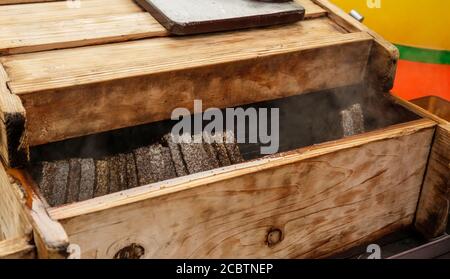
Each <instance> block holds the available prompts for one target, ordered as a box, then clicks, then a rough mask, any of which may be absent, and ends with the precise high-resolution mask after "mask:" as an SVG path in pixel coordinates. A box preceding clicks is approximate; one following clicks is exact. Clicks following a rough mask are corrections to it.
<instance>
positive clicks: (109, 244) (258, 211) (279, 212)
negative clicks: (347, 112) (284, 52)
mask: <svg viewBox="0 0 450 279" xmlns="http://www.w3.org/2000/svg"><path fill="white" fill-rule="evenodd" d="M433 132H434V129H433V128H428V129H425V130H421V131H419V132H416V133H414V134H410V135H405V136H399V137H395V138H391V139H385V140H381V141H377V142H372V143H368V144H365V145H362V146H359V147H355V148H351V149H344V150H340V151H338V152H335V153H330V154H326V155H322V156H319V157H315V158H310V159H307V160H304V161H299V162H295V163H292V164H288V165H282V166H280V167H277V168H270V169H263V170H261V171H259V172H257V173H251V174H247V175H242V176H238V177H234V178H231V179H229V180H221V181H216V182H214V183H210V184H206V185H203V186H197V187H194V188H188V189H186V190H183V191H179V192H174V193H171V194H167V195H162V196H157V197H154V198H151V199H147V200H141V201H138V202H135V203H133V204H128V205H124V206H119V207H114V208H109V209H106V210H103V211H99V212H94V213H91V214H87V215H81V216H75V217H72V218H69V219H65V220H61V222H62V224H63V226H64V227H65V229H66V231H67V233H68V235H69V238H70V242H71V243H74V244H78V245H80V247H81V252H82V257H84V258H113V257H115V256H118V255H119V256H120V255H124V254H125V253H123V251H126V250H127V249H131V248H133V247H134V248H135V247H142V249H143V250H142V249H141V248H139V249H140V250H139V251H144V252H143V257H145V258H159V257H161V258H200V257H207V258H233V257H240V258H252V257H258V258H314V257H324V256H327V255H330V254H334V253H337V252H339V251H341V250H344V249H348V248H349V247H351V246H353V245H357V244H359V243H362V242H365V241H367V240H369V239H371V238H376V237H380V236H381V235H383V234H386V233H389V232H391V231H393V230H395V229H397V228H399V227H401V226H405V225H409V224H411V223H412V221H413V218H414V214H415V211H416V205H417V202H418V198H419V192H420V188H421V184H422V180H423V175H424V171H425V167H426V162H427V158H428V154H429V149H430V148H429V147H430V143H431V138H432V135H433Z"/></svg>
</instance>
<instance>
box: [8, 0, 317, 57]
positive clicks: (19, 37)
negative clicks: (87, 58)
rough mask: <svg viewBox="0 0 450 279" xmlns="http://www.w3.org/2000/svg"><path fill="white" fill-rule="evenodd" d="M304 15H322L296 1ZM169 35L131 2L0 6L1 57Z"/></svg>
mask: <svg viewBox="0 0 450 279" xmlns="http://www.w3.org/2000/svg"><path fill="white" fill-rule="evenodd" d="M298 2H300V3H302V4H304V5H305V7H306V9H307V15H306V17H309V18H314V17H319V16H323V15H325V11H324V10H323V9H321V8H320V7H319V6H317V5H315V4H313V3H312V2H311V1H309V0H299V1H298ZM159 36H168V32H167V31H166V29H165V28H164V27H163V26H161V25H160V24H159V23H158V22H157V21H156V20H155V19H154V18H153V17H152V16H151V15H150V14H149V13H147V12H145V11H144V10H142V9H141V8H140V7H139V6H138V5H136V4H135V3H134V2H133V0H109V1H108V2H107V4H105V2H104V0H83V1H82V2H81V6H80V8H70V7H68V6H67V4H66V3H65V1H60V2H51V3H39V4H36V3H34V4H27V5H24V4H21V5H8V6H0V54H15V53H28V52H35V51H42V50H50V49H58V48H70V47H76V46H86V45H94V44H106V43H111V42H123V41H128V40H135V39H141V38H151V37H159Z"/></svg>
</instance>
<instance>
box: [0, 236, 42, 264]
mask: <svg viewBox="0 0 450 279" xmlns="http://www.w3.org/2000/svg"><path fill="white" fill-rule="evenodd" d="M34 258H36V248H35V247H34V246H33V245H31V244H30V243H29V239H28V238H15V239H9V240H6V241H0V260H6V259H34Z"/></svg>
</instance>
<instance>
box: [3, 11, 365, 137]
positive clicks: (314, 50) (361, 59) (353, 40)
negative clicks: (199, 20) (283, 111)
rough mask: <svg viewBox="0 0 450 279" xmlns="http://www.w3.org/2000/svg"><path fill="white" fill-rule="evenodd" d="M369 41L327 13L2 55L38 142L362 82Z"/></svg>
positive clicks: (13, 88) (30, 135)
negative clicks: (272, 23)
mask: <svg viewBox="0 0 450 279" xmlns="http://www.w3.org/2000/svg"><path fill="white" fill-rule="evenodd" d="M311 30H314V32H313V31H311ZM250 42H251V43H250ZM249 45H251V47H249ZM371 45H372V40H371V38H370V36H368V35H367V34H365V33H350V34H342V33H341V32H340V31H339V30H337V29H336V28H335V25H334V24H333V23H332V22H330V21H329V20H328V19H326V18H325V19H315V20H310V21H304V22H301V23H298V24H296V25H292V26H285V27H276V28H269V29H264V30H262V29H261V30H253V31H243V32H233V33H224V34H215V35H209V36H196V37H191V38H183V39H179V38H157V39H152V40H142V41H134V42H127V43H120V44H112V45H104V46H92V47H86V48H78V49H67V50H58V51H49V52H40V53H32V54H23V55H13V56H7V57H1V58H0V61H1V62H2V63H3V64H4V65H5V68H6V69H7V71H8V74H9V76H10V77H11V81H10V82H8V85H9V88H10V89H11V91H12V92H13V93H15V94H18V95H20V97H21V99H22V101H23V103H24V106H25V108H26V111H27V124H28V126H27V127H28V140H29V144H30V145H32V146H33V145H38V144H44V143H48V142H52V141H57V140H61V139H66V138H71V137H76V136H82V135H87V134H91V133H98V132H102V131H107V130H112V129H117V128H122V127H128V126H133V125H138V124H143V123H149V122H152V121H158V120H163V119H168V118H170V115H171V112H172V110H173V109H175V108H177V107H186V108H188V109H191V110H192V109H193V100H194V99H201V100H203V102H204V103H203V107H204V108H205V109H206V108H207V107H227V106H236V105H241V104H247V103H253V102H258V101H264V100H270V99H276V98H281V97H287V96H291V95H295V94H301V93H304V92H312V91H318V90H323V89H327V88H335V87H340V86H346V85H350V84H357V83H360V82H361V81H362V80H363V78H364V71H365V67H366V64H367V60H368V56H369V52H370V48H371ZM155 52H158V53H159V55H154V53H155ZM348 57H352V59H351V60H350V59H348ZM73 59H76V62H74V63H68V61H71V60H73ZM298 61H301V63H298ZM86 73H89V74H88V75H87V74H86ZM313 76H320V78H311V77H313ZM237 77H239V78H237ZM125 92H126V95H127V97H126V98H124V95H123V94H125ZM211 96H215V97H214V98H212V97H211ZM224 96H227V97H226V98H225V97H224ZM86 104H96V105H95V106H86ZM80 108H81V109H80ZM69 116H70V117H69Z"/></svg>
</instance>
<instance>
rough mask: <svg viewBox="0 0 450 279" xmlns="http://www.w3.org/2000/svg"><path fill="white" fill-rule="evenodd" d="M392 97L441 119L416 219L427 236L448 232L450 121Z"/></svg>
mask: <svg viewBox="0 0 450 279" xmlns="http://www.w3.org/2000/svg"><path fill="white" fill-rule="evenodd" d="M393 99H394V100H395V101H396V102H397V103H398V104H400V105H402V106H404V107H405V108H407V109H409V110H411V111H413V112H415V113H416V114H418V115H420V116H422V117H426V118H428V119H432V120H433V121H435V122H436V123H439V126H438V127H437V128H436V133H435V135H434V140H433V144H432V151H431V154H430V158H429V163H428V167H427V173H426V175H425V179H424V183H423V187H422V193H421V198H420V201H419V205H418V208H417V213H416V220H415V227H416V229H417V230H418V231H419V232H421V233H422V234H423V235H424V236H425V237H426V238H434V237H438V236H439V235H441V234H443V233H444V232H445V227H446V224H447V223H448V212H449V208H450V124H449V122H448V121H447V120H445V119H442V118H440V117H439V116H437V115H435V114H432V113H431V112H429V111H427V110H425V109H424V108H422V107H419V106H418V105H416V104H413V103H411V102H408V101H406V100H404V99H402V98H400V97H397V96H393Z"/></svg>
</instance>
